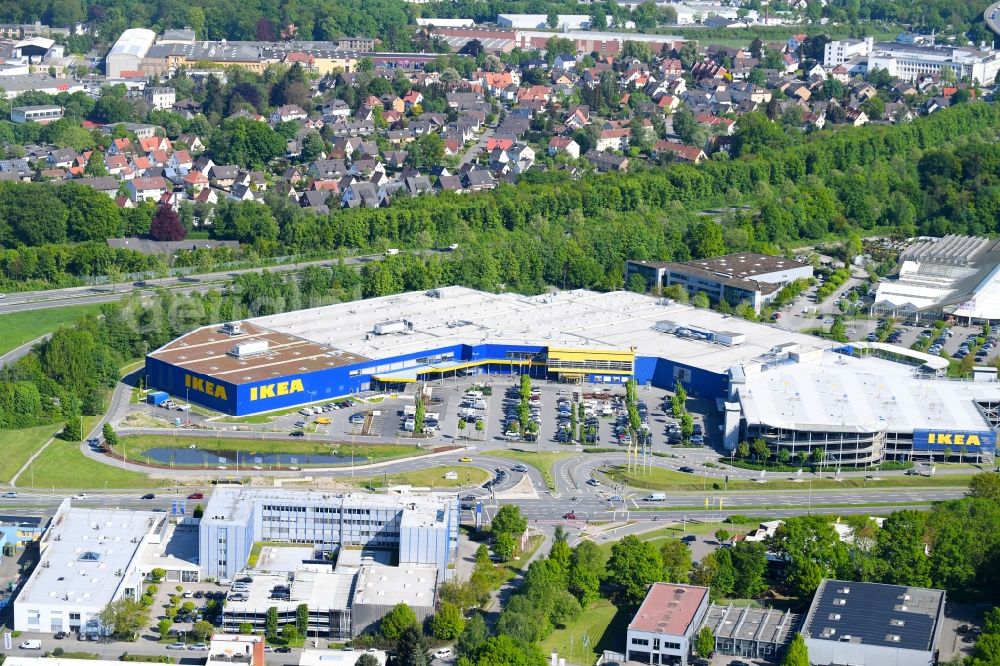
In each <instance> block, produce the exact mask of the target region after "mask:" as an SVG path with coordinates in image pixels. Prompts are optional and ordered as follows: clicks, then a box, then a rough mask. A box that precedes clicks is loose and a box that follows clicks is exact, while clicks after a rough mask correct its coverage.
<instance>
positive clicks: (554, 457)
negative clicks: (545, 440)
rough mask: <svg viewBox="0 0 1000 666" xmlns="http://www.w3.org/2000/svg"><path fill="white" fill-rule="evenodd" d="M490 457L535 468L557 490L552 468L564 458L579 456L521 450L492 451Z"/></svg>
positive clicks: (570, 452)
mask: <svg viewBox="0 0 1000 666" xmlns="http://www.w3.org/2000/svg"><path fill="white" fill-rule="evenodd" d="M489 455H490V456H495V457H497V458H510V459H512V460H517V461H519V462H523V463H524V464H526V465H531V466H533V467H535V468H536V469H537V470H538V471H539V472H541V473H542V476H543V477H545V483H547V484H548V486H549V489H550V490H555V489H556V484H555V477H553V476H552V466H553V465H555V464H556V463H557V462H558V461H560V460H562V459H563V458H569V457H572V456H577V455H579V454H578V453H577V452H576V451H542V452H538V453H536V452H534V451H524V450H521V449H506V450H504V451H490V452H489Z"/></svg>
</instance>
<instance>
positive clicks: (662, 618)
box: [625, 583, 708, 666]
mask: <svg viewBox="0 0 1000 666" xmlns="http://www.w3.org/2000/svg"><path fill="white" fill-rule="evenodd" d="M707 612H708V588H707V587H699V586H696V585H674V584H672V583H653V584H652V585H651V586H650V588H649V591H648V592H647V593H646V598H645V599H644V600H643V602H642V605H641V606H639V610H638V611H636V613H635V617H633V618H632V621H631V622H630V623H629V625H628V630H627V632H626V635H625V660H626V661H636V662H640V663H643V664H679V665H680V666H687V664H688V659H689V657H690V655H691V646H692V644H693V642H694V637H695V634H696V633H697V632H698V628H699V627H700V626H701V622H702V620H703V619H704V618H705V614H706V613H707Z"/></svg>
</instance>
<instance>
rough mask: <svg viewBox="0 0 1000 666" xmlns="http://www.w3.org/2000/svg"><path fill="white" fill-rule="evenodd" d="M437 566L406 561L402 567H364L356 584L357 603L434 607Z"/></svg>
mask: <svg viewBox="0 0 1000 666" xmlns="http://www.w3.org/2000/svg"><path fill="white" fill-rule="evenodd" d="M436 585H437V567H435V566H434V565H420V564H402V565H400V566H398V567H382V566H373V567H362V568H361V571H359V572H358V578H357V582H356V583H355V586H354V603H355V604H374V605H378V606H395V605H396V604H398V603H405V604H406V605H408V606H410V607H411V608H417V607H420V606H425V607H426V606H430V607H433V606H434V589H435V586H436Z"/></svg>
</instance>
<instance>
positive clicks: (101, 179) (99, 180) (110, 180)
mask: <svg viewBox="0 0 1000 666" xmlns="http://www.w3.org/2000/svg"><path fill="white" fill-rule="evenodd" d="M73 182H75V183H78V184H80V185H85V186H86V187H91V188H93V189H95V190H97V191H98V192H103V193H104V194H106V195H108V196H109V197H111V198H112V199H114V198H116V197H117V196H118V188H119V186H120V183H119V182H118V179H117V178H114V177H112V176H95V177H93V178H77V179H76V180H75V181H73Z"/></svg>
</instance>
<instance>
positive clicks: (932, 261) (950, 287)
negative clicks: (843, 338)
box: [872, 235, 1000, 322]
mask: <svg viewBox="0 0 1000 666" xmlns="http://www.w3.org/2000/svg"><path fill="white" fill-rule="evenodd" d="M899 264H900V269H899V273H898V274H897V275H896V276H894V277H893V278H892V279H889V280H884V281H882V282H880V283H879V285H878V291H877V292H876V294H875V303H874V304H873V306H872V312H873V314H879V315H892V316H896V317H903V318H913V319H916V320H918V321H919V320H920V318H921V317H925V318H927V319H929V320H933V319H935V318H937V317H938V316H940V315H954V316H956V317H960V318H962V319H966V318H968V319H969V321H983V322H990V321H993V322H995V321H1000V241H997V240H994V239H990V238H981V237H978V236H957V235H951V236H945V237H944V238H927V239H922V240H921V241H919V242H917V243H915V244H913V245H911V246H910V247H908V248H906V249H905V250H903V252H901V253H900V255H899Z"/></svg>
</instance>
